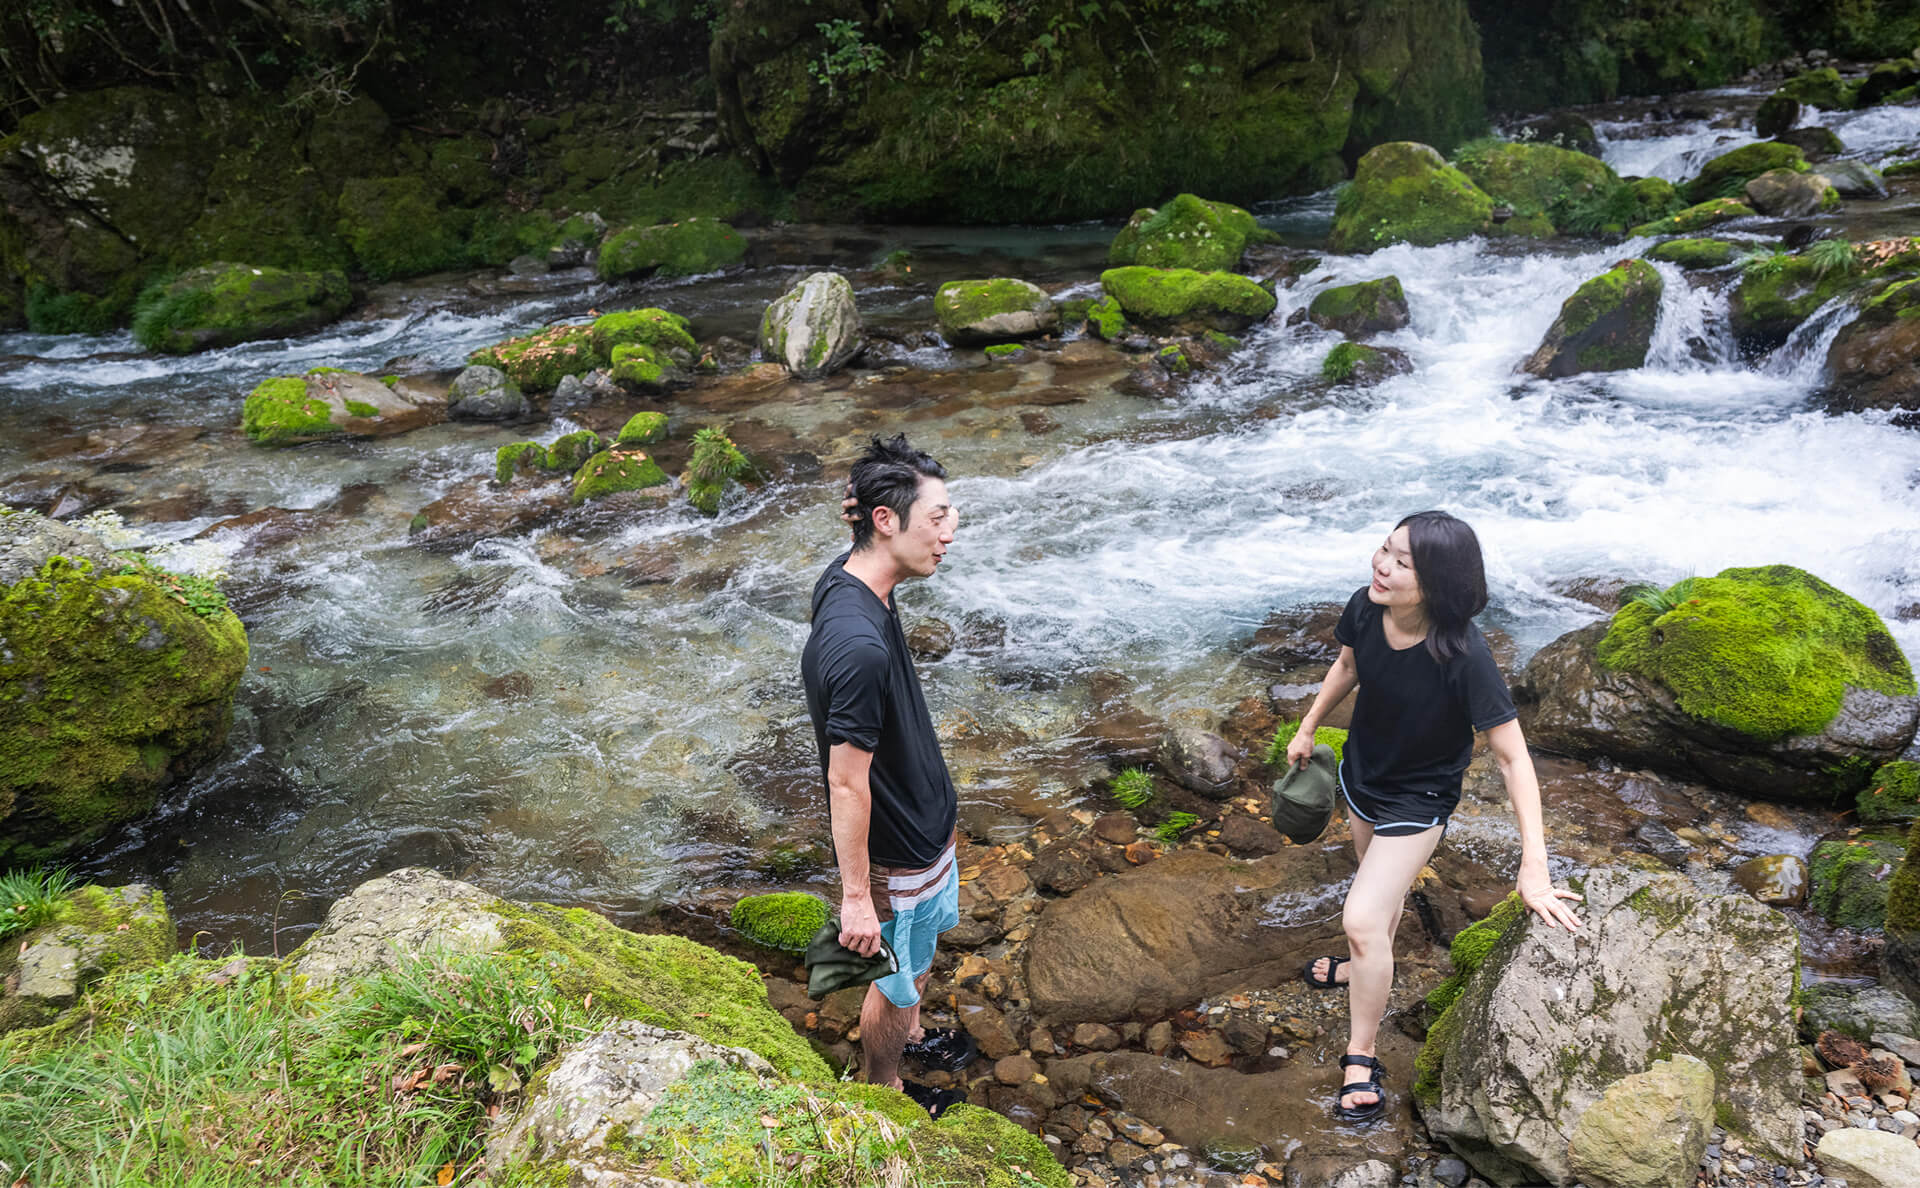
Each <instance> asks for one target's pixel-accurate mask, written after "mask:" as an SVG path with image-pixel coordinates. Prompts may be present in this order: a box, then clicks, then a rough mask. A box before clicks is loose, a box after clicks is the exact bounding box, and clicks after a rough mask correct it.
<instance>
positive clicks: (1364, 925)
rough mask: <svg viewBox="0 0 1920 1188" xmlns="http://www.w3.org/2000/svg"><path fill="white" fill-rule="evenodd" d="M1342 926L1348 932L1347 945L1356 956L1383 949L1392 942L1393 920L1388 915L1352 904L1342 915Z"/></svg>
mask: <svg viewBox="0 0 1920 1188" xmlns="http://www.w3.org/2000/svg"><path fill="white" fill-rule="evenodd" d="M1340 927H1341V928H1342V929H1343V930H1344V931H1345V932H1346V934H1347V945H1348V947H1349V948H1350V949H1351V950H1352V951H1353V954H1354V955H1355V956H1359V955H1361V954H1363V953H1367V952H1371V951H1372V950H1373V949H1374V948H1375V947H1376V946H1377V947H1378V948H1380V949H1382V950H1384V949H1386V948H1387V946H1388V945H1389V944H1391V943H1392V936H1393V920H1392V919H1391V918H1390V917H1387V916H1380V915H1377V914H1376V913H1373V912H1369V911H1366V910H1364V909H1357V908H1355V907H1354V906H1353V905H1352V904H1349V905H1347V910H1346V911H1345V912H1343V913H1342V914H1341V916H1340Z"/></svg>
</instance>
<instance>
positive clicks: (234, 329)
mask: <svg viewBox="0 0 1920 1188" xmlns="http://www.w3.org/2000/svg"><path fill="white" fill-rule="evenodd" d="M352 299H353V294H352V291H351V290H350V289H349V288H348V287H347V278H346V276H345V275H343V274H342V273H338V272H287V271H283V270H282V269H278V268H264V267H255V266H252V265H248V264H206V265H202V266H201V267H198V268H194V269H190V270H188V271H187V272H185V273H182V274H181V275H180V276H179V277H177V278H175V279H174V280H172V281H170V282H167V283H164V284H156V285H152V286H149V287H148V288H147V290H146V291H145V292H143V293H141V295H140V300H139V303H138V304H137V306H136V307H135V310H134V317H133V337H134V339H135V340H136V341H138V342H139V343H140V345H141V346H144V347H146V348H147V349H149V350H155V351H165V352H167V353H169V354H175V355H184V354H187V353H189V352H191V351H199V350H205V349H207V348H208V347H216V346H227V345H230V344H232V343H236V342H246V341H248V340H250V339H256V338H275V337H283V336H286V335H290V334H297V333H301V332H304V331H307V330H311V329H314V328H315V327H318V326H322V325H325V324H326V323H328V322H330V321H332V320H333V319H334V318H337V317H339V316H340V315H341V314H342V313H344V312H345V311H346V308H347V305H348V303H349V302H351V301H352Z"/></svg>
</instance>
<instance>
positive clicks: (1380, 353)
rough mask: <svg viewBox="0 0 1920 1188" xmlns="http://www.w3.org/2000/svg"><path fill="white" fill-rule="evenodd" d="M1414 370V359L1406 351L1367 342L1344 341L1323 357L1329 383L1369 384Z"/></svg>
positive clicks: (1322, 368) (1323, 376)
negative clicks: (1369, 344) (1365, 344)
mask: <svg viewBox="0 0 1920 1188" xmlns="http://www.w3.org/2000/svg"><path fill="white" fill-rule="evenodd" d="M1412 370H1413V360H1411V359H1409V358H1408V357H1407V354H1406V352H1405V351H1400V350H1395V349H1394V348H1392V347H1370V346H1363V345H1362V344H1360V343H1357V342H1343V343H1341V344H1340V345H1338V346H1336V347H1334V348H1333V349H1332V350H1330V351H1328V352H1327V357H1326V358H1324V359H1322V360H1321V361H1320V378H1321V379H1324V380H1326V381H1327V382H1328V383H1334V384H1353V385H1355V386H1356V387H1366V386H1368V385H1371V384H1377V383H1379V382H1380V381H1381V380H1384V379H1390V378H1392V377H1393V376H1396V375H1405V374H1407V373H1408V372H1410V371H1412Z"/></svg>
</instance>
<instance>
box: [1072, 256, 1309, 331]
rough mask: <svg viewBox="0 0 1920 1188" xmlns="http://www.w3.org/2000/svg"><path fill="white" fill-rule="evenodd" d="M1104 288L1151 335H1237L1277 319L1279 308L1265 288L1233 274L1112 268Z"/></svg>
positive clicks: (1103, 278)
mask: <svg viewBox="0 0 1920 1188" xmlns="http://www.w3.org/2000/svg"><path fill="white" fill-rule="evenodd" d="M1100 287H1101V288H1102V289H1104V290H1105V291H1106V293H1107V295H1108V296H1109V297H1112V298H1113V299H1114V300H1116V301H1118V302H1119V303H1120V308H1121V310H1122V311H1124V312H1125V314H1126V316H1127V319H1128V320H1129V321H1131V322H1135V323H1138V324H1139V325H1142V326H1144V327H1146V328H1147V329H1149V330H1155V331H1170V332H1175V333H1186V334H1192V333H1200V332H1203V331H1206V330H1218V331H1222V332H1224V333H1227V334H1237V333H1239V332H1241V331H1242V330H1245V329H1246V328H1247V327H1248V326H1251V325H1253V323H1255V322H1257V321H1260V320H1261V319H1263V318H1265V317H1267V316H1268V315H1270V314H1272V313H1273V310H1274V307H1275V306H1276V305H1277V304H1278V302H1276V301H1275V300H1274V296H1273V294H1272V293H1271V292H1269V291H1268V290H1267V289H1266V288H1264V287H1262V286H1261V285H1260V284H1258V283H1256V282H1254V281H1251V280H1248V279H1247V278H1246V277H1244V276H1239V275H1237V274H1235V273H1231V272H1194V271H1191V270H1189V269H1184V268H1144V267H1139V266H1135V267H1131V268H1109V269H1108V270H1107V271H1105V272H1103V273H1101V274H1100Z"/></svg>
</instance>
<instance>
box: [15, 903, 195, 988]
mask: <svg viewBox="0 0 1920 1188" xmlns="http://www.w3.org/2000/svg"><path fill="white" fill-rule="evenodd" d="M106 894H107V896H108V900H107V902H108V904H109V905H110V912H111V914H110V916H109V917H108V918H109V919H112V920H115V921H116V923H115V924H114V925H113V926H112V927H111V928H109V929H107V930H105V931H94V930H92V929H89V928H88V927H86V926H85V925H83V924H71V923H69V924H52V925H47V926H44V927H42V928H40V929H38V930H36V931H34V932H31V933H29V934H28V935H27V937H26V938H25V939H24V940H21V941H19V942H17V943H18V944H19V946H20V951H19V956H18V959H17V966H16V970H17V976H18V979H19V981H18V984H17V985H16V986H15V987H14V988H13V995H14V996H15V997H18V998H20V999H22V1000H24V1001H25V1002H27V1003H30V1004H34V1005H38V1006H45V1007H55V1008H59V1007H69V1006H72V1005H73V1003H74V1002H75V1000H77V999H78V998H79V996H80V992H81V991H82V990H85V989H86V988H87V987H88V986H90V985H92V984H93V983H94V982H97V981H99V980H100V979H101V978H102V977H104V976H106V974H108V973H109V972H111V971H112V970H113V969H114V968H116V967H117V966H118V965H119V964H120V963H122V962H124V961H126V960H128V954H127V953H126V952H125V947H124V945H123V944H122V943H121V941H122V939H123V936H122V934H121V933H120V931H119V924H121V923H125V924H129V925H134V924H143V925H144V924H157V925H159V926H160V927H161V929H162V930H163V931H164V933H165V935H166V936H167V937H169V938H170V937H171V936H172V934H173V925H172V921H171V920H170V919H169V917H168V916H167V911H166V907H165V905H164V902H159V903H156V899H155V893H154V889H153V888H152V887H150V886H148V885H147V884H145V883H129V884H128V885H126V886H124V887H114V888H111V889H109V890H108V891H107V892H106ZM116 901H117V902H116ZM8 943H10V944H11V943H15V942H8Z"/></svg>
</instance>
